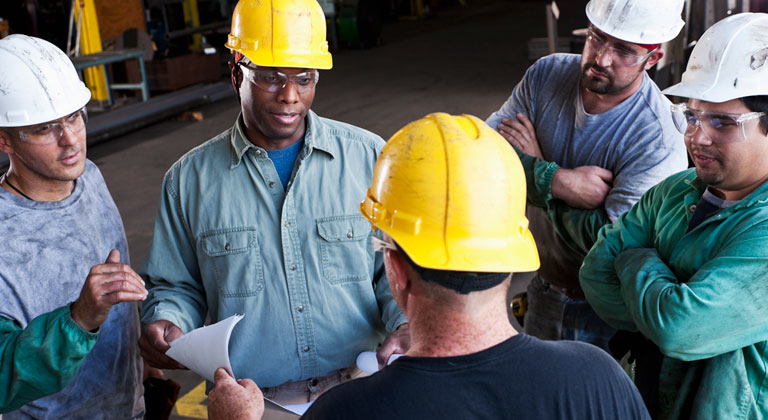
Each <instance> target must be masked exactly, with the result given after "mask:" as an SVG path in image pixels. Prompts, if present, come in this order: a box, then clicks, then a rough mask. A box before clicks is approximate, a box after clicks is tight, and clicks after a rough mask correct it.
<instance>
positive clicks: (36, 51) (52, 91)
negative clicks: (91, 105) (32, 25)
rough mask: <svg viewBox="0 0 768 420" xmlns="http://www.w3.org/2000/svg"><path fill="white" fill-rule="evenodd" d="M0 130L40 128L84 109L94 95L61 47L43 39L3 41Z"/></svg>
mask: <svg viewBox="0 0 768 420" xmlns="http://www.w3.org/2000/svg"><path fill="white" fill-rule="evenodd" d="M0 63H3V64H2V65H0V127H20V126H25V125H34V124H40V123H43V122H47V121H52V120H55V119H58V118H61V117H64V116H66V115H69V114H71V113H73V112H75V111H77V110H78V109H80V108H82V107H84V106H85V104H87V103H88V101H89V100H90V99H91V91H90V90H88V88H87V87H85V84H84V83H83V82H82V81H80V78H79V77H78V76H77V71H76V70H75V66H74V65H72V61H70V60H69V58H68V57H67V55H66V54H64V52H63V51H61V50H60V49H59V48H58V47H56V46H55V45H53V44H51V43H50V42H48V41H45V40H43V39H40V38H33V37H31V36H26V35H10V36H7V37H5V38H3V39H0Z"/></svg>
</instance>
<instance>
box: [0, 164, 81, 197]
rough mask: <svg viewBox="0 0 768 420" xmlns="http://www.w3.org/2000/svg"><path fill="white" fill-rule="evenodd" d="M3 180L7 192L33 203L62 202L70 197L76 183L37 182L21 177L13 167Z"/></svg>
mask: <svg viewBox="0 0 768 420" xmlns="http://www.w3.org/2000/svg"><path fill="white" fill-rule="evenodd" d="M2 180H3V183H2V186H3V188H5V190H6V191H8V192H10V193H12V194H14V195H17V196H19V197H22V198H26V199H28V200H33V201H43V202H52V201H61V200H63V199H65V198H67V197H69V195H70V194H72V191H73V190H74V189H75V181H57V180H56V181H54V180H52V181H48V182H36V181H34V180H31V179H29V178H28V177H25V176H23V175H20V174H19V173H18V172H16V171H14V170H13V168H12V167H11V169H9V170H8V172H6V174H5V176H4V177H3V179H2Z"/></svg>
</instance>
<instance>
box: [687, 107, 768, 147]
mask: <svg viewBox="0 0 768 420" xmlns="http://www.w3.org/2000/svg"><path fill="white" fill-rule="evenodd" d="M763 115H765V112H747V113H746V114H727V113H722V112H705V111H699V110H696V109H690V108H688V105H687V104H684V103H683V104H676V105H672V120H674V122H675V126H677V129H678V130H679V131H680V132H681V133H683V134H685V137H692V136H693V133H694V132H695V131H696V127H699V128H700V129H701V131H702V132H703V133H704V134H705V135H706V136H707V137H708V138H709V139H710V140H711V141H712V143H717V144H721V143H730V142H734V141H744V140H746V138H747V134H746V132H745V131H744V123H745V122H747V121H751V120H756V119H758V118H760V117H762V116H763Z"/></svg>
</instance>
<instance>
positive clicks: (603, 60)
mask: <svg viewBox="0 0 768 420" xmlns="http://www.w3.org/2000/svg"><path fill="white" fill-rule="evenodd" d="M595 62H596V63H597V65H598V66H600V67H608V66H610V65H611V63H613V53H612V52H611V49H610V48H608V46H607V45H603V46H602V47H600V48H599V49H597V50H596V51H595Z"/></svg>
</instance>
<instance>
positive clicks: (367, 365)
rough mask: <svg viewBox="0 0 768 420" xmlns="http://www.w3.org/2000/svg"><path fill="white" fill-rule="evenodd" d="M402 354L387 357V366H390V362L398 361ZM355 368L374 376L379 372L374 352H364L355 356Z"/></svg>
mask: <svg viewBox="0 0 768 420" xmlns="http://www.w3.org/2000/svg"><path fill="white" fill-rule="evenodd" d="M400 356H402V354H397V353H395V354H393V355H391V356H389V360H387V365H391V364H392V362H394V361H395V360H397V359H399V358H400ZM357 368H358V369H360V370H362V371H363V372H365V373H369V374H374V373H376V372H378V371H379V361H378V360H376V352H374V351H364V352H362V353H360V354H359V355H358V356H357Z"/></svg>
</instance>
